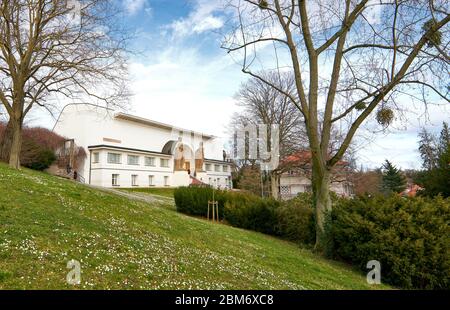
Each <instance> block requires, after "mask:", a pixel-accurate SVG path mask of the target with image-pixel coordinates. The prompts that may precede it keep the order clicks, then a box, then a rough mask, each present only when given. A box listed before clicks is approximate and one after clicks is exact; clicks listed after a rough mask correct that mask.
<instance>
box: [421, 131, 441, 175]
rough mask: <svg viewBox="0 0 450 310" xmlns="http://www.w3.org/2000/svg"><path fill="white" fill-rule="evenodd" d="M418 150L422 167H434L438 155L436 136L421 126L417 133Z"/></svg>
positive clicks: (429, 168)
mask: <svg viewBox="0 0 450 310" xmlns="http://www.w3.org/2000/svg"><path fill="white" fill-rule="evenodd" d="M419 152H420V157H421V158H422V160H423V162H422V167H423V168H425V169H427V170H431V169H433V168H435V167H436V165H437V157H438V150H437V146H436V137H435V136H434V135H433V134H432V133H430V132H429V131H428V130H427V129H426V128H422V130H421V131H420V133H419Z"/></svg>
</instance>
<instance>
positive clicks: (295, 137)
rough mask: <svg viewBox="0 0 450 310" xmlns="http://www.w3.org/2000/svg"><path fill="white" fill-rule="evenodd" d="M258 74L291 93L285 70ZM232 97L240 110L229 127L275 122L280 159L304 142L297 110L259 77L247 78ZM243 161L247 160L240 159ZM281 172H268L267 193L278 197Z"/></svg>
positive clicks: (291, 81) (292, 86)
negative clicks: (268, 189) (268, 185)
mask: <svg viewBox="0 0 450 310" xmlns="http://www.w3.org/2000/svg"><path fill="white" fill-rule="evenodd" d="M260 74H261V75H262V76H264V79H266V80H268V81H272V82H273V83H279V84H281V85H283V88H284V89H286V90H287V91H289V92H290V93H291V94H292V95H294V94H295V79H294V77H293V75H292V74H290V73H289V72H286V73H284V74H283V73H282V74H280V75H279V74H275V73H273V72H266V73H264V72H262V73H260ZM235 99H236V101H237V104H238V106H240V107H241V108H242V111H241V112H239V113H236V114H235V115H234V116H233V118H232V121H231V123H232V125H231V127H232V128H233V129H236V128H240V127H245V126H247V125H248V124H253V125H258V124H266V125H273V124H277V125H278V126H279V151H280V154H279V155H280V158H284V157H286V156H288V155H291V154H293V153H295V152H297V151H299V150H301V149H303V148H304V147H305V146H306V145H307V140H306V133H305V130H304V126H303V121H302V120H301V118H302V115H301V114H300V113H298V111H297V110H296V107H295V105H294V104H293V103H292V102H291V99H290V98H289V97H287V96H285V95H284V94H282V93H280V92H278V91H277V90H275V89H274V88H273V87H271V86H269V85H268V84H266V83H264V82H262V81H261V80H259V79H256V78H251V79H249V80H248V81H247V82H245V83H243V84H242V85H241V87H240V89H239V91H238V92H237V94H236V95H235ZM268 128H270V126H268ZM269 131H270V129H269ZM268 136H270V133H269V135H268ZM252 142H253V143H255V141H252ZM249 143H251V142H249ZM244 161H250V160H247V159H244ZM253 161H255V160H253ZM253 164H254V163H253ZM282 172H283V171H282V170H280V169H274V170H272V171H270V179H271V194H272V196H273V197H274V198H277V197H278V178H279V174H280V173H282Z"/></svg>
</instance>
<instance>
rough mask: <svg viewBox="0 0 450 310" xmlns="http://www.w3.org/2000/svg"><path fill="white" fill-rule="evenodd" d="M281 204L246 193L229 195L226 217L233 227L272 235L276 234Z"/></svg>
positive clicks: (225, 211) (227, 196) (226, 203)
mask: <svg viewBox="0 0 450 310" xmlns="http://www.w3.org/2000/svg"><path fill="white" fill-rule="evenodd" d="M278 206H279V202H278V201H276V200H274V199H267V198H266V199H263V198H260V197H258V196H255V195H251V194H244V193H227V195H226V202H225V209H224V216H225V220H226V221H227V222H228V223H229V224H230V225H232V226H235V227H240V228H244V229H250V230H254V231H258V232H262V233H266V234H270V235H274V234H275V233H276V231H275V226H276V223H277V217H276V212H275V210H276V209H277V207H278Z"/></svg>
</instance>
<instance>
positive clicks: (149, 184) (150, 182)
mask: <svg viewBox="0 0 450 310" xmlns="http://www.w3.org/2000/svg"><path fill="white" fill-rule="evenodd" d="M154 178H155V176H154V175H149V176H148V186H153V185H154V184H153V180H154Z"/></svg>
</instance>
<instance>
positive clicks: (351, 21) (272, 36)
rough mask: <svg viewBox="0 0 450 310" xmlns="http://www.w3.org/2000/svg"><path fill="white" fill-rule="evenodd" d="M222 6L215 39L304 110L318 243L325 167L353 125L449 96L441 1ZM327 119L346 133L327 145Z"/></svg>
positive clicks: (276, 1)
mask: <svg viewBox="0 0 450 310" xmlns="http://www.w3.org/2000/svg"><path fill="white" fill-rule="evenodd" d="M228 10H229V12H231V13H230V15H231V17H232V18H230V23H229V25H228V26H229V33H228V34H227V35H226V36H225V38H224V42H223V48H225V49H226V50H227V51H228V52H229V53H230V54H231V55H232V56H233V58H234V59H237V60H239V61H242V71H243V72H244V73H246V74H249V75H251V76H253V77H255V78H257V79H259V80H260V81H262V82H264V83H266V84H268V85H270V86H271V87H273V88H274V89H276V90H277V91H279V92H280V93H282V94H284V95H285V96H287V97H289V98H290V99H291V101H292V102H293V103H294V105H295V106H296V107H297V109H298V111H299V112H300V113H301V114H302V119H303V122H304V125H305V128H306V132H307V136H308V141H309V147H310V149H311V153H312V164H313V175H312V180H313V181H312V182H313V193H314V201H315V208H316V221H317V240H316V249H317V250H319V251H322V250H323V249H324V245H325V243H324V241H323V235H324V223H325V215H326V213H327V212H328V211H330V210H331V199H330V194H329V183H330V171H331V170H332V168H333V167H334V166H335V165H336V164H337V163H338V162H339V161H340V160H341V159H342V157H343V156H344V154H345V153H346V151H347V149H348V147H349V145H350V142H351V141H352V139H353V138H354V136H355V134H356V132H357V131H358V129H359V128H360V127H361V125H362V124H363V123H366V122H367V121H368V120H369V119H370V118H371V117H374V118H375V119H376V120H377V121H378V123H379V124H380V125H381V126H388V125H389V124H390V123H391V122H392V121H393V119H394V116H395V114H394V113H395V111H398V110H400V108H406V109H407V108H408V104H410V102H411V100H419V101H422V102H424V103H425V104H426V103H429V102H430V101H434V102H444V103H445V104H448V102H449V88H448V72H449V63H450V58H449V54H448V45H449V39H448V37H449V27H448V22H449V20H450V15H449V13H448V11H447V10H448V2H447V1H445V0H442V1H439V0H421V1H419V0H358V1H356V0H342V1H334V0H317V1H307V0H298V1H295V0H270V1H269V0H268V1H266V0H230V1H229V4H228ZM374 16H375V18H374ZM270 53H271V54H270ZM270 55H271V56H270ZM261 67H264V68H261ZM262 69H265V70H270V71H273V72H275V73H279V72H282V71H291V72H293V74H294V76H295V95H292V94H291V93H290V92H288V91H287V90H286V89H284V87H283V85H281V84H279V83H274V82H273V81H270V80H267V79H266V78H265V76H264V75H261V74H259V73H258V72H261V70H262ZM406 96H409V97H410V98H411V100H410V101H409V102H406V101H405V100H404V99H405V97H406ZM402 99H403V100H402ZM405 105H406V106H405ZM333 125H339V128H343V130H341V131H342V132H344V133H345V134H344V137H343V140H342V142H341V143H340V144H339V145H337V146H335V148H336V150H335V152H334V153H333V154H329V148H330V140H331V131H332V128H333Z"/></svg>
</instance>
